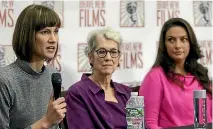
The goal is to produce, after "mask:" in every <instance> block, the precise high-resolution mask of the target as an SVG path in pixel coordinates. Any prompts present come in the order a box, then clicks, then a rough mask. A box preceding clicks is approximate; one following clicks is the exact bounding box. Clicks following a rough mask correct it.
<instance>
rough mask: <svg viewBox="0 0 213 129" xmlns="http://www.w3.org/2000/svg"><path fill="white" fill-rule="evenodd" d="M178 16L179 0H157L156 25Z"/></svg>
mask: <svg viewBox="0 0 213 129" xmlns="http://www.w3.org/2000/svg"><path fill="white" fill-rule="evenodd" d="M179 16H180V9H179V1H157V26H161V25H163V24H164V22H166V21H167V20H169V19H170V18H175V17H179Z"/></svg>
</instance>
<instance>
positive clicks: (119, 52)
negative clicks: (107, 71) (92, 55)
mask: <svg viewBox="0 0 213 129" xmlns="http://www.w3.org/2000/svg"><path fill="white" fill-rule="evenodd" d="M100 50H104V51H105V52H106V54H105V55H104V56H100V54H99V53H98V51H100ZM113 50H116V51H117V52H118V55H117V56H116V57H113V56H112V53H111V52H112V51H113ZM94 51H95V52H96V53H97V55H98V57H99V58H104V57H106V55H107V53H108V52H109V55H110V56H111V57H112V58H117V57H119V56H120V54H121V51H120V50H118V49H115V48H112V49H110V50H107V49H105V48H99V49H97V50H94Z"/></svg>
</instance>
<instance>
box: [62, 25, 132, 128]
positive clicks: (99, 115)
mask: <svg viewBox="0 0 213 129" xmlns="http://www.w3.org/2000/svg"><path fill="white" fill-rule="evenodd" d="M87 43H88V46H87V47H86V48H85V54H86V55H87V56H88V59H89V63H90V66H91V67H92V73H91V74H83V75H82V78H81V80H80V81H78V82H77V83H75V84H74V85H72V86H71V87H70V88H69V90H68V91H67V95H66V103H67V106H68V107H67V121H68V127H69V129H86V128H87V129H88V128H89V129H106V128H107V129H115V128H116V129H122V128H126V127H127V123H126V113H125V106H126V102H127V100H128V99H129V97H130V92H131V89H130V88H129V87H127V86H125V85H123V84H120V83H116V82H114V81H112V79H111V78H112V74H113V72H114V71H115V70H116V69H117V68H118V66H119V60H120V56H121V52H120V45H121V43H122V38H121V35H120V33H119V32H117V31H114V30H113V29H111V28H103V29H98V30H95V31H92V32H90V33H89V35H88V40H87Z"/></svg>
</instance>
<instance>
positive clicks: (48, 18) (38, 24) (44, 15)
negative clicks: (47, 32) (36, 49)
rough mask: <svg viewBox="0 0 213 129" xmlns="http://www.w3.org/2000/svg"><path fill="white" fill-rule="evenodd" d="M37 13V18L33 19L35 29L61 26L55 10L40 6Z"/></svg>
mask: <svg viewBox="0 0 213 129" xmlns="http://www.w3.org/2000/svg"><path fill="white" fill-rule="evenodd" d="M38 10H40V11H39V12H38V13H37V15H38V16H37V19H36V21H35V31H39V30H41V29H43V28H46V27H58V28H60V27H61V20H60V18H59V16H58V14H56V13H55V11H52V10H51V9H50V8H48V7H46V8H42V9H38Z"/></svg>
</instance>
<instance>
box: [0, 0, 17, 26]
mask: <svg viewBox="0 0 213 129" xmlns="http://www.w3.org/2000/svg"><path fill="white" fill-rule="evenodd" d="M13 5H14V1H13V0H10V1H7V0H3V1H0V28H1V27H14V6H13Z"/></svg>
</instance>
